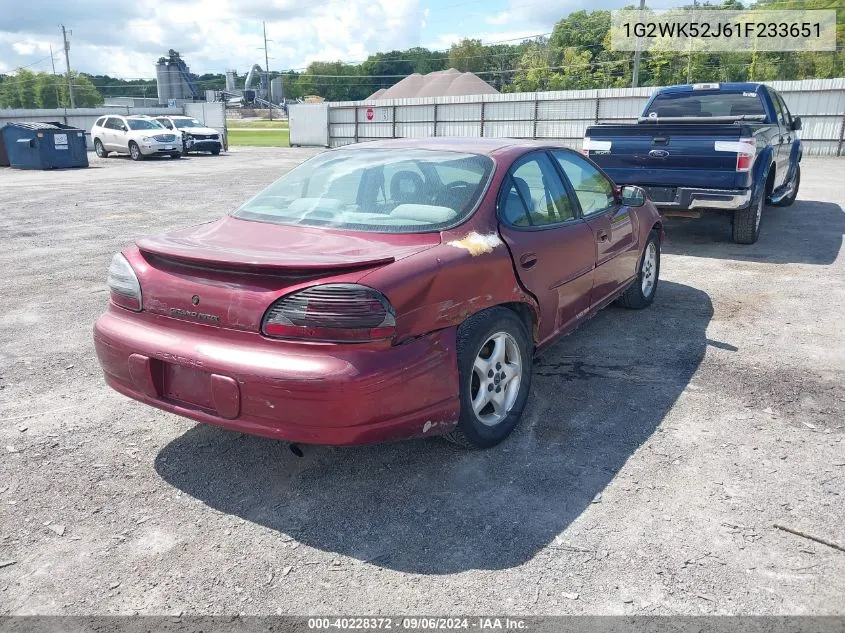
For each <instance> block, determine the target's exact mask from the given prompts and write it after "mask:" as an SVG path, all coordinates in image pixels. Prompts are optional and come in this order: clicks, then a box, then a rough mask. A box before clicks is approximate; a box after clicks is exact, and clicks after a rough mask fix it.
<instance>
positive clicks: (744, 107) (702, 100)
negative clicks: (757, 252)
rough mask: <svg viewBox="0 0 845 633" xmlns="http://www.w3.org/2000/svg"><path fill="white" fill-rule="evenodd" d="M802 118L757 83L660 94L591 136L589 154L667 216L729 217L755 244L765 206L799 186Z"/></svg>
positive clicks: (789, 197)
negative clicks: (628, 119) (710, 213)
mask: <svg viewBox="0 0 845 633" xmlns="http://www.w3.org/2000/svg"><path fill="white" fill-rule="evenodd" d="M800 129H801V119H800V117H795V116H792V114H791V113H790V112H789V108H787V107H786V103H784V100H783V97H781V96H780V95H779V94H778V93H777V92H776V91H775V90H773V89H772V88H769V87H768V86H766V85H763V84H757V83H723V84H693V85H685V86H672V87H670V88H663V89H661V90H658V91H657V92H656V93H655V94H654V95H653V96H652V97H651V99H650V100H649V101H648V103H647V104H646V107H645V110H644V111H643V113H642V116H641V117H640V118H639V121H638V122H637V123H635V124H627V125H594V126H591V127H589V128H588V129H587V133H586V137H585V139H584V153H585V154H587V155H588V156H589V157H590V158H591V159H592V160H593V161H595V162H596V163H598V164H599V165H600V166H601V167H602V168H603V169H604V171H606V172H607V173H608V175H609V176H610V177H611V178H612V179H613V180H614V181H615V182H617V183H623V184H626V185H639V186H640V187H642V188H643V189H644V190H645V192H646V194H647V195H648V197H649V198H650V199H651V201H652V202H653V203H654V204H655V205H656V206H657V207H658V208H659V209H660V211H661V213H663V214H664V215H680V216H684V217H699V216H700V214H701V212H702V211H705V210H722V211H729V212H731V213H732V214H733V239H734V241H735V242H738V243H740V244H753V243H754V242H756V241H757V238H758V236H759V234H760V219H761V217H762V214H763V207H764V205H765V204H766V203H768V204H772V205H779V206H788V205H790V204H792V203H793V202H794V201H795V197H796V196H797V195H798V187H799V185H800V182H801V167H800V165H799V163H800V162H801V157H802V147H801V139H800V138H799V137H798V134H797V132H798V130H800Z"/></svg>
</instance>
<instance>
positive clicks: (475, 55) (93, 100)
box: [0, 0, 845, 108]
mask: <svg viewBox="0 0 845 633" xmlns="http://www.w3.org/2000/svg"><path fill="white" fill-rule="evenodd" d="M698 6H699V8H712V9H716V10H720V9H721V10H742V9H745V8H750V9H751V10H766V9H836V10H837V18H838V19H837V51H835V52H806V53H805V52H789V53H694V54H692V55H688V54H685V53H666V52H655V53H648V52H644V53H643V54H642V59H641V64H640V70H639V76H638V84H639V85H640V86H662V85H671V84H679V83H686V82H687V78H688V77H689V78H690V79H691V80H692V81H694V82H714V81H720V82H725V81H775V80H788V79H809V78H815V79H826V78H831V77H842V76H845V52H843V50H842V48H843V46H842V37H843V31H842V29H843V28H845V0H758V1H757V2H756V3H754V4H753V5H751V6H750V7H746V6H744V5H743V3H742V2H741V1H740V0H722V1H711V2H699V3H698ZM627 8H634V7H633V6H629V7H627ZM448 68H455V69H457V70H460V71H462V72H473V73H476V74H478V75H479V77H481V78H482V79H484V80H485V81H486V82H487V83H489V84H490V85H492V86H493V87H494V88H496V89H497V90H499V91H500V92H534V91H544V90H576V89H590V88H614V87H628V86H631V84H632V80H633V53H630V52H620V51H613V50H611V46H610V11H599V10H597V11H577V12H574V13H571V14H569V15H568V16H566V17H565V18H563V19H562V20H560V21H558V22H557V23H556V24H555V26H554V30H553V31H552V33H551V34H550V35H549V36H547V37H539V38H534V39H530V40H524V41H521V42H516V43H499V44H483V43H482V42H481V40H478V39H463V40H461V41H459V42H455V43H454V44H452V46H451V47H450V48H449V50H448V51H434V50H430V49H427V48H422V47H413V48H409V49H407V50H395V51H389V52H383V53H376V54H374V55H370V56H369V57H368V58H367V59H366V61H363V62H361V63H357V64H350V63H345V62H342V61H333V62H312V63H311V64H309V65H308V67H307V68H306V69H305V70H303V71H301V72H297V71H288V72H283V73H279V72H273V73H271V77H273V78H275V77H282V81H283V85H284V90H285V96H286V97H287V98H288V99H299V98H302V97H305V96H308V95H318V96H321V97H323V98H325V99H326V100H329V101H346V100H360V99H366V98H367V97H369V96H370V95H371V94H373V93H374V92H376V91H377V90H379V89H381V88H389V87H391V86H393V85H394V84H396V83H397V82H399V81H400V80H401V79H402V78H403V77H406V76H408V75H410V74H413V73H420V74H427V73H430V72H434V71H439V70H446V69H448ZM194 79H195V80H196V83H197V86H198V87H199V89H200V90H209V89H210V90H222V89H223V88H224V87H225V75H224V74H223V73H208V74H204V75H194ZM242 83H243V77H241V78H240V84H239V85H242ZM73 84H74V91H75V97H76V103H77V105H78V106H92V105H98V104H100V103H102V101H103V97H109V96H133V97H155V96H156V95H157V91H156V82H155V80H154V79H149V80H143V79H141V80H139V79H133V80H123V79H118V78H114V77H110V76H108V75H89V74H84V73H82V74H79V75H74V77H73ZM67 104H68V98H67V81H66V79H65V78H64V76H62V75H51V74H49V73H33V72H30V71H26V70H22V71H19V72H18V73H17V74H15V75H6V76H4V75H0V107H13V108H52V107H60V106H65V105H67Z"/></svg>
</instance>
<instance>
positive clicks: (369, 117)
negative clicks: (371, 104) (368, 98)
mask: <svg viewBox="0 0 845 633" xmlns="http://www.w3.org/2000/svg"><path fill="white" fill-rule="evenodd" d="M375 115H376V111H375V110H373V109H372V108H367V121H372V120H373V117H374V116H375Z"/></svg>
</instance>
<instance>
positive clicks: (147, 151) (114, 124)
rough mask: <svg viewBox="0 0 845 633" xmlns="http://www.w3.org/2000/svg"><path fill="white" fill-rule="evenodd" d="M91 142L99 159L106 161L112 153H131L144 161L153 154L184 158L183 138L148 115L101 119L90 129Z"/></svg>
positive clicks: (133, 158)
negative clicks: (182, 156)
mask: <svg viewBox="0 0 845 633" xmlns="http://www.w3.org/2000/svg"><path fill="white" fill-rule="evenodd" d="M91 139H92V140H93V141H94V150H95V151H96V152H97V156H99V157H100V158H105V157H106V156H108V155H109V152H117V153H118V154H129V156H131V157H132V160H141V159H143V158H145V157H146V156H153V155H164V156H172V157H173V158H179V157H180V156H181V155H182V139H181V137H180V135H179V134H174V133H173V132H170V131H169V130H167V129H166V128H164V127H162V125H161V124H160V123H158V122H157V121H156V120H155V119H151V118H150V117H145V116H120V115H109V116H103V117H100V118H99V119H97V122H96V123H94V127H92V128H91Z"/></svg>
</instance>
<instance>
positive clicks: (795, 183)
mask: <svg viewBox="0 0 845 633" xmlns="http://www.w3.org/2000/svg"><path fill="white" fill-rule="evenodd" d="M800 186H801V165H796V166H795V175H794V176H793V177H792V193H791V194H789V196H788V197H786V198H784V199H783V200H781V201H780V202H778V203H777V204H776V205H775V206H776V207H788V206H791V205H792V203H793V202H795V198H797V197H798V187H800Z"/></svg>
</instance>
